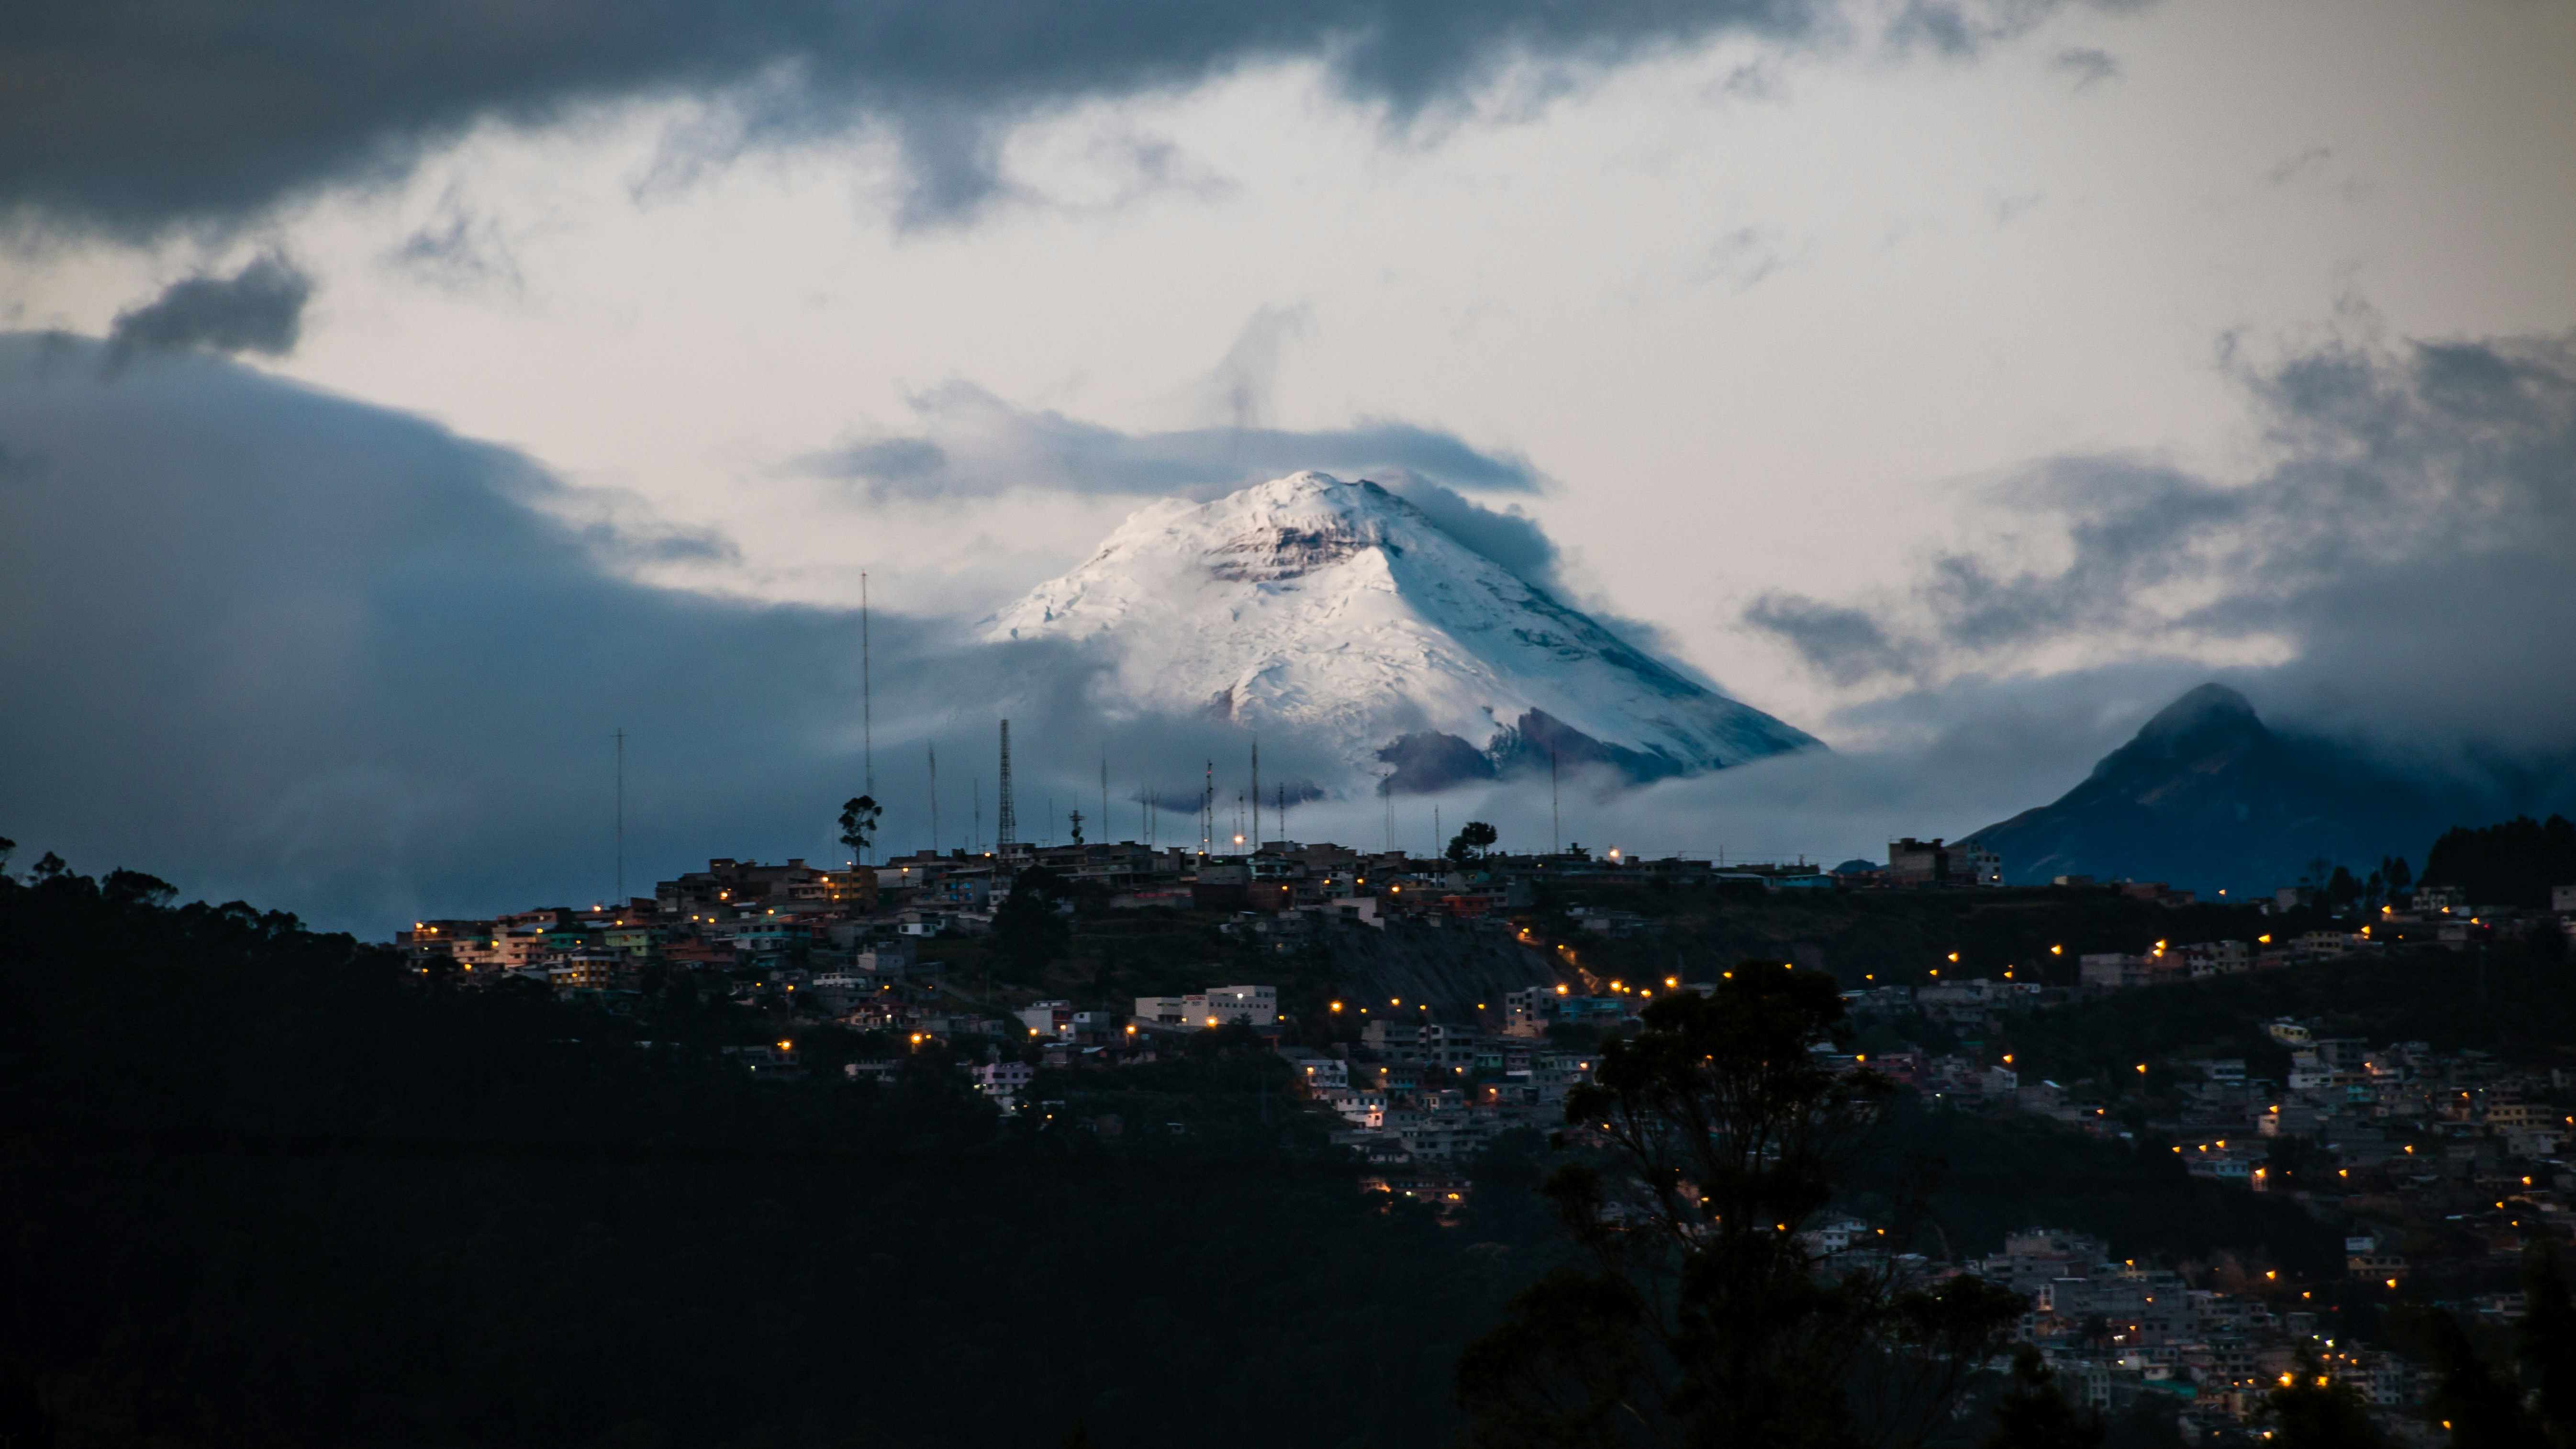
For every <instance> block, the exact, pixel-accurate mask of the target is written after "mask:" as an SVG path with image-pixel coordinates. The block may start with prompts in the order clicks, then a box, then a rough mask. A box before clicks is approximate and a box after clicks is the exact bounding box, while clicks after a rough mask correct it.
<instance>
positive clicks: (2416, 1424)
mask: <svg viewBox="0 0 2576 1449" xmlns="http://www.w3.org/2000/svg"><path fill="white" fill-rule="evenodd" d="M1868 1232H1869V1230H1868V1229H1867V1228H1866V1227H1865V1226H1864V1225H1862V1224H1859V1223H1857V1222H1839V1223H1835V1224H1831V1225H1828V1227H1826V1228H1824V1229H1820V1230H1815V1231H1813V1232H1811V1233H1810V1234H1809V1235H1808V1236H1809V1238H1810V1251H1812V1252H1815V1253H1817V1254H1818V1256H1820V1257H1823V1258H1825V1259H1826V1261H1828V1262H1832V1261H1834V1259H1835V1257H1836V1256H1837V1255H1838V1254H1840V1253H1842V1252H1843V1251H1844V1250H1843V1249H1841V1248H1840V1247H1839V1246H1838V1245H1837V1239H1839V1240H1840V1241H1845V1242H1851V1243H1865V1242H1866V1241H1867V1237H1866V1235H1867V1233H1868ZM1858 1251H1863V1252H1865V1251H1867V1249H1866V1248H1865V1247H1863V1248H1861V1249H1859V1250H1858ZM1925 1271H1926V1272H1927V1274H1928V1275H1929V1276H1932V1277H1936V1278H1937V1277H1940V1276H1944V1275H1947V1274H1951V1273H1958V1272H1965V1273H1973V1274H1975V1275H1976V1276H1978V1277H1981V1278H1984V1279H1986V1280H1987V1281H1989V1282H1992V1283H1997V1284H2000V1285H2003V1286H2005V1287H2009V1288H2011V1289H2012V1290H2013V1291H2015V1292H2017V1293H2020V1294H2022V1295H2023V1296H2024V1297H2025V1298H2026V1299H2028V1300H2029V1304H2030V1307H2029V1311H2028V1312H2027V1313H2025V1314H2024V1315H2023V1317H2022V1320H2021V1323H2020V1326H2019V1328H2018V1331H2017V1336H2018V1337H2019V1338H2020V1339H2021V1341H2023V1342H2025V1343H2029V1344H2032V1345H2034V1346H2035V1347H2037V1348H2038V1349H2039V1351H2040V1353H2041V1356H2042V1357H2043V1358H2045V1359H2046V1360H2047V1361H2048V1364H2049V1367H2050V1369H2051V1371H2052V1372H2053V1374H2054V1375H2055V1378H2056V1382H2057V1386H2058V1388H2059V1390H2060V1391H2061V1392H2063V1393H2064V1394H2066V1395H2067V1396H2068V1397H2069V1398H2070V1399H2073V1400H2074V1401H2075V1402H2076V1403H2077V1404H2078V1405H2079V1406H2084V1407H2090V1408H2092V1409H2094V1410H2096V1411H2098V1412H2100V1413H2102V1414H2103V1415H2105V1416H2106V1417H2107V1416H2114V1415H2118V1414H2121V1413H2123V1412H2125V1411H2127V1410H2128V1409H2129V1408H2131V1407H2132V1406H2133V1405H2134V1404H2135V1403H2136V1402H2137V1401H2138V1400H2139V1399H2141V1398H2145V1397H2148V1396H2159V1397H2162V1398H2163V1399H2165V1400H2167V1401H2168V1402H2170V1403H2171V1404H2172V1405H2173V1407H2174V1408H2175V1410H2176V1411H2177V1415H2178V1417H2179V1419H2180V1421H2181V1429H2182V1436H2183V1439H2184V1440H2185V1441H2186V1442H2207V1441H2208V1440H2209V1439H2211V1438H2212V1437H2234V1435H2233V1433H2232V1432H2231V1431H2248V1430H2250V1434H2249V1437H2251V1436H2254V1435H2259V1434H2260V1432H2261V1431H2260V1429H2259V1428H2257V1427H2255V1426H2256V1425H2258V1424H2259V1423H2260V1421H2261V1419H2262V1417H2263V1414H2264V1410H2265V1407H2266V1401H2267V1400H2268V1399H2269V1397H2270V1396H2271V1395H2272V1394H2273V1393H2274V1392H2276V1391H2277V1390H2279V1389H2281V1388H2283V1387H2286V1386H2288V1385H2289V1384H2290V1383H2292V1382H2293V1381H2294V1379H2295V1378H2296V1377H2297V1376H2299V1375H2301V1374H2306V1375H2311V1376H2315V1375H2323V1376H2325V1377H2327V1378H2329V1379H2332V1380H2336V1381H2340V1382H2342V1383H2343V1384H2345V1385H2347V1386H2349V1387H2350V1388H2352V1389H2353V1390H2354V1391H2355V1392H2356V1393H2358V1394H2359V1395H2360V1396H2361V1398H2362V1400H2363V1402H2364V1403H2366V1404H2367V1405H2369V1406H2370V1411H2371V1414H2372V1416H2373V1418H2374V1419H2376V1420H2378V1421H2379V1423H2380V1427H2381V1429H2382V1431H2383V1432H2384V1433H2386V1434H2387V1435H2389V1437H2391V1438H2392V1439H2394V1440H2396V1441H2397V1442H2400V1443H2410V1442H2426V1443H2433V1442H2445V1441H2446V1440H2447V1436H2442V1435H2430V1436H2428V1435H2427V1434H2426V1433H2425V1431H2426V1429H2427V1428H2428V1427H2429V1426H2427V1425H2425V1424H2424V1423H2423V1422H2422V1420H2421V1419H2420V1418H2418V1417H2415V1416H2414V1415H2413V1414H2411V1413H2410V1411H2411V1410H2414V1409H2415V1408H2417V1407H2418V1406H2419V1405H2420V1404H2421V1403H2422V1402H2423V1398H2424V1395H2425V1393H2426V1391H2427V1389H2428V1388H2429V1387H2430V1385H2429V1383H2428V1380H2427V1376H2426V1374H2425V1372H2424V1369H2423V1367H2422V1366H2421V1365H2419V1364H2416V1363H2414V1362H2411V1361H2409V1360H2407V1359H2405V1358H2402V1357H2399V1356H2397V1355H2395V1354H2390V1353H2385V1352H2378V1351H2373V1350H2368V1349H2365V1348H2363V1347H2362V1346H2360V1345H2359V1344H2357V1343H2352V1342H2349V1341H2345V1340H2344V1339H2343V1338H2342V1336H2341V1335H2340V1334H2338V1333H2337V1331H2336V1329H2335V1326H2334V1323H2335V1320H2334V1316H2333V1315H2332V1314H2330V1313H2328V1312H2325V1311H2323V1309H2324V1305H2322V1304H2320V1303H2319V1302H2318V1301H2317V1299H2316V1296H2315V1289H2314V1288H2313V1287H2311V1288H2301V1287H2299V1286H2297V1285H2296V1284H2294V1283H2290V1282H2287V1281H2284V1280H2283V1278H2282V1277H2281V1275H2280V1274H2279V1273H2278V1272H2277V1271H2266V1272H2263V1273H2261V1274H2259V1275H2256V1274H2253V1273H2244V1274H2238V1275H2235V1276H2234V1277H2233V1278H2232V1279H2223V1278H2220V1277H2219V1276H2218V1275H2213V1274H2203V1275H2199V1276H2200V1278H2201V1286H2194V1283H2193V1282H2192V1281H2191V1280H2190V1279H2188V1278H2186V1277H2185V1276H2184V1275H2183V1274H2181V1273H2178V1272H2174V1271H2171V1270H2168V1269H2161V1268H2152V1267H2146V1266H2142V1265H2140V1264H2139V1263H2138V1262H2137V1261H2136V1260H2135V1259H2126V1258H2115V1257H2114V1256H2113V1255H2112V1253H2111V1251H2110V1249H2109V1247H2108V1246H2107V1245H2106V1244H2104V1243H2103V1242H2102V1241H2101V1240H2100V1239H2098V1238H2090V1237H2086V1236H2084V1235H2083V1234H2080V1233H2071V1232H2062V1231H2058V1230H2055V1229H2034V1230H2031V1231H2026V1232H2017V1233H2011V1234H2007V1235H2006V1237H2005V1239H2004V1245H2003V1250H2002V1251H2001V1252H1999V1253H1995V1254H1993V1255H1991V1256H1988V1257H1985V1258H1982V1259H1978V1260H1974V1261H1971V1262H1968V1263H1965V1264H1960V1265H1948V1264H1931V1265H1926V1269H1925ZM2482 1306H2484V1307H2486V1308H2487V1309H2489V1310H2490V1311H2492V1310H2494V1309H2496V1308H2498V1307H2499V1306H2500V1305H2498V1304H2496V1303H2494V1302H2489V1303H2487V1304H2485V1305H2482Z"/></svg>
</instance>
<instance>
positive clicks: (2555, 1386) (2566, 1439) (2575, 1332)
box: [2516, 1242, 2576, 1449]
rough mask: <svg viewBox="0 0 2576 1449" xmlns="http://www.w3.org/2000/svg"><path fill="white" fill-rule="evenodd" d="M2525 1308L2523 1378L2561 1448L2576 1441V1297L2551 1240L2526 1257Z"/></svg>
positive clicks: (2521, 1348) (2544, 1429)
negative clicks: (2572, 1293)
mask: <svg viewBox="0 0 2576 1449" xmlns="http://www.w3.org/2000/svg"><path fill="white" fill-rule="evenodd" d="M2522 1271H2523V1285H2522V1286H2523V1295H2524V1301H2525V1304H2526V1306H2525V1308H2524V1310H2523V1315H2522V1325H2521V1329H2520V1333H2519V1337H2520V1339H2521V1342H2520V1343H2519V1344H2518V1345H2516V1347H2517V1350H2518V1354H2519V1356H2520V1358H2521V1360H2522V1377H2523V1382H2524V1384H2525V1385H2527V1386H2528V1387H2529V1388H2530V1390H2531V1404H2532V1410H2533V1412H2534V1413H2536V1414H2537V1415H2538V1416H2539V1418H2540V1427H2541V1430H2542V1432H2543V1433H2545V1434H2547V1435H2548V1436H2549V1442H2550V1443H2551V1444H2553V1445H2556V1446H2558V1449H2568V1446H2571V1445H2576V1301H2571V1300H2570V1298H2569V1295H2568V1292H2567V1278H2566V1275H2565V1272H2564V1270H2563V1269H2562V1268H2561V1266H2560V1264H2559V1261H2558V1250H2557V1249H2556V1248H2555V1247H2554V1246H2552V1245H2551V1244H2549V1243H2547V1242H2543V1243H2541V1244H2539V1245H2538V1246H2536V1247H2535V1248H2534V1249H2533V1250H2532V1253H2531V1255H2530V1256H2529V1257H2528V1258H2526V1259H2525V1260H2524V1261H2523V1270H2522Z"/></svg>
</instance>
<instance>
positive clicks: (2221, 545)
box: [1744, 336, 2576, 753]
mask: <svg viewBox="0 0 2576 1449" xmlns="http://www.w3.org/2000/svg"><path fill="white" fill-rule="evenodd" d="M2228 365H2229V367H2230V368H2231V370H2232V371H2233V374H2234V376H2235V377H2236V378H2237V379H2238V381H2239V382H2240V383H2241V385H2242V387H2243V389H2244V392H2245V395H2246V396H2247V397H2248V398H2249V399H2251V401H2252V403H2253V405H2254V407H2255V409H2256V412H2257V415H2258V417H2259V418H2260V420H2261V422H2262V424H2263V427H2264V432H2265V437H2266V442H2267V445H2268V449H2269V452H2270V455H2271V456H2270V461H2269V463H2268V464H2267V465H2266V466H2264V467H2262V468H2261V469H2260V470H2259V471H2257V472H2256V473H2255V474H2254V475H2253V476H2251V477H2248V478H2244V479H2241V480H2229V479H2220V478H2214V477H2209V476H2205V475H2202V474H2198V473H2194V472H2191V471H2188V470H2185V469H2182V468H2178V467H2175V466H2173V465H2170V464H2167V463H2163V462H2160V461H2157V460H2155V459H2151V458H2143V457H2136V456H2129V455H2121V454H2087V455H2077V456H2067V457H2057V458H2050V459H2045V460H2042V461H2041V462H2039V463H2036V464H2034V465H2032V466H2030V467H2028V468H2026V469H2022V470H2019V471H2017V472H2016V473H2015V474H2014V475H2013V476H2011V477H2010V478H2008V479H2006V480H2005V481H2004V482H2002V483H2000V484H1998V485H1997V486H1996V487H1995V488H1994V489H1993V490H1992V492H1991V496H1990V497H1989V499H1988V500H1987V501H1988V503H1989V504H1990V505H1991V506H1992V508H1993V510H1994V513H1995V515H1996V516H1997V517H1999V518H2000V519H2001V520H2002V522H2001V523H1999V524H1998V525H1997V526H1996V527H1995V528H1994V529H1993V530H1992V535H1991V537H1992V539H1993V540H1994V541H1992V542H1989V543H1986V544H1984V545H1982V546H1978V547H1971V548H1966V549H1959V550H1952V551H1946V552H1942V553H1939V554H1936V555H1935V556H1933V557H1932V558H1930V559H1929V560H1928V561H1927V562H1926V564H1925V566H1924V568H1923V569H1922V571H1921V573H1920V575H1919V576H1918V577H1917V578H1915V579H1914V580H1913V581H1911V583H1910V584H1908V585H1907V586H1906V587H1904V588H1902V589H1900V590H1895V591H1891V592H1889V593H1886V594H1884V595H1881V596H1878V597H1875V598H1866V599H1857V600H1823V599H1816V598H1810V597H1806V596H1802V595H1796V594H1771V595H1767V596H1765V597H1763V598H1760V599H1757V600H1756V601H1755V602H1754V603H1753V604H1752V605H1751V606H1750V607H1749V608H1748V609H1747V611H1746V613H1745V615H1744V622H1745V623H1746V624H1747V625H1748V626H1749V627H1751V628H1753V629H1754V630H1756V631H1759V632H1761V633H1764V634H1766V635H1768V636H1770V637H1773V638H1775V639H1777V640H1779V641H1781V642H1782V643H1783V644H1785V645H1786V646H1787V647H1789V648H1790V649H1792V650H1794V651H1795V652H1796V653H1797V655H1798V656H1799V657H1800V658H1801V659H1802V660H1803V661H1805V662H1806V663H1807V664H1808V665H1809V666H1810V667H1812V668H1813V669H1814V670H1815V671H1816V672H1818V673H1819V674H1820V675H1822V676H1823V677H1825V678H1827V679H1829V680H1831V681H1833V682H1835V683H1837V684H1842V685H1862V684H1868V683H1873V682H1875V683H1878V684H1881V685H1895V686H1898V687H1920V686H1923V685H1926V684H1929V683H1931V682H1934V681H1938V680H1943V679H1949V678H1955V677H1959V676H1962V675H1974V674H1990V673H1995V672H1998V671H2008V670H2010V669H2011V668H2012V667H2013V663H2014V661H2016V660H2017V659H2022V658H2027V657H2028V656H2029V655H2030V654H2031V653H2032V652H2033V651H2034V650H2039V649H2044V648H2047V647H2050V646H2056V645H2065V644H2076V645H2087V644H2090V645H2095V646H2098V647H2100V648H2103V649H2109V650H2115V651H2117V652H2119V653H2121V654H2124V655H2126V656H2128V657H2133V658H2136V657H2155V656H2159V655H2162V656H2168V657H2191V656H2193V655H2194V654H2206V653H2207V652H2208V651H2209V650H2210V649H2211V648H2212V646H2213V645H2215V646H2250V647H2257V648H2261V649H2268V650H2270V651H2271V652H2272V653H2274V654H2275V655H2276V656H2277V657H2278V658H2279V659H2280V660H2281V661H2282V662H2279V663H2278V664H2276V665H2273V666H2270V667H2266V668H2261V669H2258V670H2255V671H2253V672H2252V677H2254V678H2256V679H2258V680H2259V685H2258V686H2256V687H2253V688H2252V690H2251V692H2254V693H2256V694H2257V695H2258V703H2262V704H2263V705H2264V706H2265V711H2266V713H2267V714H2279V715H2284V716H2288V717H2292V718H2296V719H2298V720H2300V721H2302V722H2304V723H2309V724H2313V725H2321V726H2324V727H2329V728H2338V727H2339V728H2348V729H2361V728H2365V727H2366V728H2368V729H2370V730H2373V731H2376V732H2380V733H2383V734H2391V735H2401V736H2402V735H2412V736H2414V737H2417V738H2418V739H2421V740H2425V741H2442V742H2447V743H2449V744H2452V745H2456V746H2460V747H2463V748H2474V749H2488V750H2502V751H2506V752H2526V753H2527V752H2542V753H2546V752H2549V751H2555V750H2560V749H2564V748H2567V747H2568V746H2569V745H2571V744H2576V590H2571V589H2570V588H2569V587H2568V580H2569V576H2570V568H2571V564H2576V336H2556V337H2548V336H2543V337H2507V338H2492V339H2483V340H2462V341H2444V342H2402V343H2385V342H2376V341H2360V342H2353V341H2339V342H2334V343H2330V344H2328V345H2325V346H2322V347H2319V348H2316V349H2313V350H2310V351H2305V352H2301V353H2298V354H2296V355H2293V356H2290V357H2287V358H2286V359H2283V360H2281V361H2279V362H2277V363H2274V364H2272V365H2268V366H2256V365H2253V364H2249V363H2246V362H2244V361H2242V360H2241V359H2237V358H2234V357H2231V358H2230V359H2229V361H2228ZM2034 531H2035V532H2036V533H2037V534H2038V535H2039V536H2040V539H2041V542H2040V543H2038V544H2037V545H2033V544H2031V543H2030V540H2029V535H2030V534H2031V533H2033V532H2034Z"/></svg>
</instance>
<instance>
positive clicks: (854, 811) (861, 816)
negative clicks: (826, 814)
mask: <svg viewBox="0 0 2576 1449" xmlns="http://www.w3.org/2000/svg"><path fill="white" fill-rule="evenodd" d="M881 813H882V811H880V809H879V808H878V806H877V802H876V798H875V797H874V796H871V795H861V796H859V797H858V798H856V799H854V800H848V801H844V802H843V803H842V805H841V843H842V844H843V845H846V846H848V847H849V848H850V860H851V863H852V864H857V863H859V862H862V861H865V860H866V859H867V858H868V842H869V841H871V840H873V839H875V838H876V833H877V816H878V815H879V814H881Z"/></svg>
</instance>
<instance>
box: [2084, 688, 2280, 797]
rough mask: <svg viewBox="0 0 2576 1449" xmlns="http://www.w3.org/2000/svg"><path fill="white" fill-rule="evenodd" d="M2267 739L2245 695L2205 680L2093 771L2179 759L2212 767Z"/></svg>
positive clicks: (2112, 774)
mask: <svg viewBox="0 0 2576 1449" xmlns="http://www.w3.org/2000/svg"><path fill="white" fill-rule="evenodd" d="M2271 740H2272V732H2271V731H2270V730H2268V729H2265V728H2264V727H2263V721H2262V720H2260V719H2259V718H2257V717H2256V716H2255V714H2254V706H2253V704H2252V702H2250V701H2248V700H2247V699H2246V698H2245V696H2243V695H2241V694H2238V693H2237V692H2236V691H2235V690H2232V689H2230V688H2228V687H2227V686H2226V685H2223V684H2204V685H2202V686H2200V687H2199V688H2198V689H2195V690H2192V691H2191V692H2189V693H2188V694H2185V695H2184V696H2183V697H2182V698H2180V699H2177V700H2175V701H2174V702H2173V703H2171V704H2169V705H2166V706H2165V707H2164V708H2163V709H2160V710H2158V711H2156V714H2155V717H2154V718H2152V719H2150V720H2148V721H2147V722H2146V723H2145V724H2143V725H2140V726H2139V727H2138V733H2137V734H2136V736H2134V737H2133V738H2131V739H2130V741H2129V742H2128V743H2127V744H2125V745H2122V746H2121V747H2120V748H2118V749H2117V750H2114V751H2112V752H2111V753H2110V754H2108V755H2106V756H2104V757H2103V759H2102V763H2101V764H2099V765H2096V766H2094V768H2093V773H2094V777H2095V778H2096V779H2097V780H2098V779H2105V778H2120V777H2126V776H2131V775H2135V774H2137V773H2138V772H2140V771H2142V770H2145V771H2154V772H2162V771H2164V770H2166V769H2168V768H2170V767H2171V766H2173V765H2174V764H2176V763H2177V762H2183V761H2196V762H2200V763H2201V764H2202V765H2203V766H2204V767H2206V766H2213V765H2215V764H2217V763H2219V762H2221V761H2224V760H2229V759H2236V758H2240V757H2243V756H2245V755H2247V754H2250V753H2253V752H2255V751H2258V750H2261V749H2262V748H2263V747H2264V746H2265V745H2267V744H2269V743H2270V742H2271Z"/></svg>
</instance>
